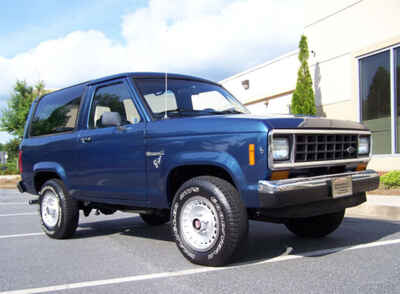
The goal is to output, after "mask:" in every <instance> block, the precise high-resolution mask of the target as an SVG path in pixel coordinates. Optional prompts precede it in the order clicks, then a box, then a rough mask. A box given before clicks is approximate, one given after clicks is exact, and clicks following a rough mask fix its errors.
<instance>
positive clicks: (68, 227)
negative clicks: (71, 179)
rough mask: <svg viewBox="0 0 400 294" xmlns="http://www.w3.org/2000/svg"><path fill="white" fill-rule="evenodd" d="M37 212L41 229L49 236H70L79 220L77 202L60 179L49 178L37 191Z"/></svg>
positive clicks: (61, 237)
mask: <svg viewBox="0 0 400 294" xmlns="http://www.w3.org/2000/svg"><path fill="white" fill-rule="evenodd" d="M39 195H40V196H39V213H40V221H41V226H42V229H43V231H44V232H45V233H46V234H47V235H48V236H49V237H51V238H54V239H65V238H69V237H71V236H72V235H73V234H74V232H75V230H76V228H77V226H78V222H79V207H78V202H77V201H76V200H75V199H73V198H72V197H71V196H70V195H69V193H68V191H67V190H66V189H65V186H64V184H63V182H62V181H60V180H58V179H53V180H49V181H47V182H46V183H44V185H43V186H42V189H41V190H40V193H39Z"/></svg>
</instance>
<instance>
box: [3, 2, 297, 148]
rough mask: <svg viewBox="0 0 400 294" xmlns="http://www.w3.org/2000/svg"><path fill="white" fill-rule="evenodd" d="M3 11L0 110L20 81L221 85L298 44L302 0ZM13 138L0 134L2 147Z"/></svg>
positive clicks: (30, 5) (12, 7) (25, 5)
mask: <svg viewBox="0 0 400 294" xmlns="http://www.w3.org/2000/svg"><path fill="white" fill-rule="evenodd" d="M1 5H2V6H1V12H0V44H1V46H0V108H4V107H5V105H6V101H7V99H8V98H9V96H10V93H11V91H12V87H13V85H14V84H15V81H16V80H17V79H20V80H26V81H27V82H28V83H29V84H34V83H35V82H36V81H38V80H43V81H44V82H45V84H46V86H47V88H50V89H56V88H61V87H65V86H68V85H71V84H73V83H77V82H80V81H82V80H88V79H92V78H95V77H100V76H104V75H108V74H113V73H118V72H126V71H165V70H168V71H173V72H179V73H187V74H193V75H199V76H202V77H205V78H209V79H212V80H217V81H218V80H221V79H223V78H226V77H228V76H230V75H233V74H236V73H238V72H240V71H243V70H245V69H247V68H249V67H251V66H255V65H258V64H260V63H263V62H266V61H268V60H269V59H272V58H274V57H276V56H279V55H281V54H284V53H286V52H288V51H290V50H293V49H295V48H296V47H297V43H298V40H299V39H300V35H301V32H302V30H303V18H302V16H303V7H302V1H298V0H279V1H278V0H201V1H197V0H168V1H167V0H148V1H145V0H124V1H122V0H97V1H94V0H81V1H77V0H70V1H53V0H36V1H32V0H31V1H26V0H15V1H11V0H10V1H3V2H2V3H1ZM9 138H10V137H9V136H7V135H6V134H5V133H4V132H0V142H5V141H7V140H8V139H9Z"/></svg>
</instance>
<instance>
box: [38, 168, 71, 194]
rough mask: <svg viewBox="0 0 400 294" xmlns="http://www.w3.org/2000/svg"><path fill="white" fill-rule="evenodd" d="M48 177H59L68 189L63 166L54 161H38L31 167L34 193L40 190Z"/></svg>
mask: <svg viewBox="0 0 400 294" xmlns="http://www.w3.org/2000/svg"><path fill="white" fill-rule="evenodd" d="M50 179H59V180H61V181H63V183H64V185H65V187H66V188H67V189H68V183H67V182H68V181H67V177H66V174H65V170H64V168H63V167H62V166H61V165H60V164H58V163H56V162H40V163H37V164H35V165H34V167H33V184H34V187H35V191H36V193H39V192H40V189H41V188H42V186H43V184H44V183H45V182H46V181H48V180H50Z"/></svg>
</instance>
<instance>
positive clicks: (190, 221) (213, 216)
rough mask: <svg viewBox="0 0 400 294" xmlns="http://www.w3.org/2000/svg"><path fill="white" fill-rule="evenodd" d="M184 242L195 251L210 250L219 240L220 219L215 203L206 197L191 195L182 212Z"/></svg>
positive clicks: (181, 226)
mask: <svg viewBox="0 0 400 294" xmlns="http://www.w3.org/2000/svg"><path fill="white" fill-rule="evenodd" d="M180 231H181V235H182V237H183V240H184V242H185V243H186V244H187V245H188V246H189V247H190V248H192V249H193V250H195V251H201V252H204V251H208V250H210V249H211V248H212V247H213V246H214V245H215V243H216V242H217V239H218V236H219V219H218V214H217V211H216V209H215V207H214V205H213V204H212V203H211V202H210V201H209V200H208V199H207V198H205V197H201V196H194V197H191V198H190V199H189V200H188V201H186V203H185V204H184V205H183V207H182V210H181V212H180Z"/></svg>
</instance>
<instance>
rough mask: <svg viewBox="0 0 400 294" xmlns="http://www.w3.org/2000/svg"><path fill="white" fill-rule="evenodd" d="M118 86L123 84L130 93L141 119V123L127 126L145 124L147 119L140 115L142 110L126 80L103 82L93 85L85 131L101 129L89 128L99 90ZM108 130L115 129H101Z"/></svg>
mask: <svg viewBox="0 0 400 294" xmlns="http://www.w3.org/2000/svg"><path fill="white" fill-rule="evenodd" d="M117 84H123V85H124V86H125V87H126V89H127V91H128V93H129V98H130V99H131V100H132V103H133V106H134V107H135V108H136V112H137V113H138V115H139V117H140V121H139V122H137V123H134V124H127V125H137V124H140V123H144V122H145V119H144V118H143V115H142V114H141V113H140V109H139V107H138V105H137V102H136V100H135V99H134V95H133V93H132V91H131V89H130V87H129V83H128V82H127V81H126V79H116V80H111V81H106V82H102V83H99V84H94V85H91V86H92V89H91V93H90V97H89V99H90V101H89V105H88V108H87V114H86V123H85V125H84V128H85V129H87V130H92V131H94V130H97V129H100V128H91V127H90V126H89V122H90V115H91V111H92V106H93V101H94V97H95V96H96V92H97V90H98V89H100V88H104V87H109V86H113V85H117ZM108 128H114V127H112V126H110V127H106V128H101V129H108Z"/></svg>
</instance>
